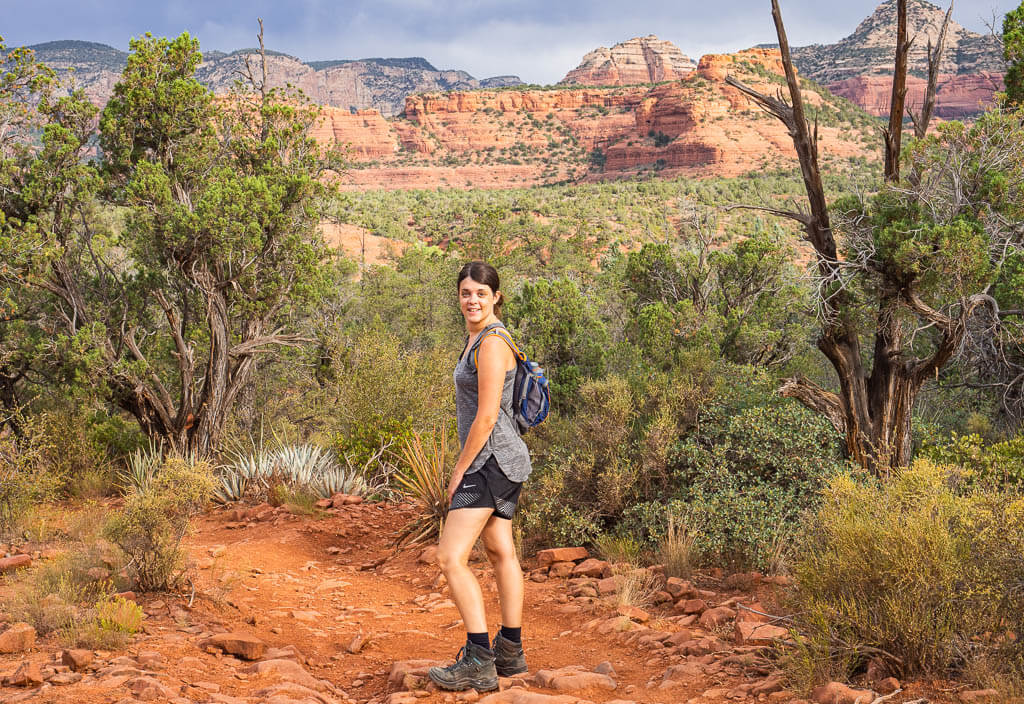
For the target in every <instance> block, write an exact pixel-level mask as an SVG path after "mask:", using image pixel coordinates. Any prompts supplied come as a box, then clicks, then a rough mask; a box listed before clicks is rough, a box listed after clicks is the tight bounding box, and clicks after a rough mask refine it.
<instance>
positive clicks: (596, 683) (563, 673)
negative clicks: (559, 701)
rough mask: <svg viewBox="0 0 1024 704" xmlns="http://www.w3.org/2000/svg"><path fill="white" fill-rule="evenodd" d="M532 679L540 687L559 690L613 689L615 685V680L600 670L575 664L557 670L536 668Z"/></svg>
mask: <svg viewBox="0 0 1024 704" xmlns="http://www.w3.org/2000/svg"><path fill="white" fill-rule="evenodd" d="M533 680H534V682H535V683H536V684H537V685H538V686H540V687H545V688H547V689H554V690H557V691H559V692H565V691H570V690H576V689H588V688H591V687H594V688H597V689H608V690H613V689H615V687H616V684H615V680H613V679H612V678H611V677H609V676H608V675H605V674H602V673H600V672H587V671H586V670H583V669H581V668H579V667H576V666H569V667H562V668H559V669H557V670H538V671H537V674H536V675H534V678H533Z"/></svg>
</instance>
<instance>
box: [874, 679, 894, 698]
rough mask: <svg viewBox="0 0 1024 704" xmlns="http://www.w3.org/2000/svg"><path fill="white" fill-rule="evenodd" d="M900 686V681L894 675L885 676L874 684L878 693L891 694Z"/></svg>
mask: <svg viewBox="0 0 1024 704" xmlns="http://www.w3.org/2000/svg"><path fill="white" fill-rule="evenodd" d="M899 688H900V681H899V680H898V679H896V678H895V677H886V678H885V679H884V680H882V681H881V682H879V683H878V684H876V685H875V689H876V690H878V693H879V694H892V693H893V692H895V691H896V690H897V689H899Z"/></svg>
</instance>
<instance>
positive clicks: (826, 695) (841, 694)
mask: <svg viewBox="0 0 1024 704" xmlns="http://www.w3.org/2000/svg"><path fill="white" fill-rule="evenodd" d="M874 699H875V696H874V693H873V692H872V691H871V690H868V689H853V688H852V687H848V686H846V685H845V684H843V683H841V682H829V683H828V684H823V685H822V686H820V687H818V688H817V689H815V690H814V691H813V692H811V701H813V702H816V703H817V704H871V702H873V701H874Z"/></svg>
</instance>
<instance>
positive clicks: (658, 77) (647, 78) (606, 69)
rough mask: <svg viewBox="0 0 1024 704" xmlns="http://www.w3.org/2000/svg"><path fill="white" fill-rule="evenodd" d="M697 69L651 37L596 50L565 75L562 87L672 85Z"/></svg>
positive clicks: (674, 48)
mask: <svg viewBox="0 0 1024 704" xmlns="http://www.w3.org/2000/svg"><path fill="white" fill-rule="evenodd" d="M696 68H697V66H696V64H695V63H694V62H693V59H691V58H690V57H689V56H686V55H685V54H684V53H683V52H682V51H680V50H679V47H677V46H676V45H675V44H673V43H672V42H669V41H665V40H663V39H658V38H657V37H656V36H654V35H653V34H650V35H648V36H646V37H635V38H633V39H630V40H629V41H625V42H621V43H619V44H616V45H615V46H613V47H612V48H611V49H608V48H606V47H603V46H602V47H598V48H597V49H594V51H592V52H590V53H589V54H587V55H586V56H584V57H583V61H581V62H580V65H579V66H577V67H576V68H574V69H573V70H572V71H570V72H569V73H567V74H566V76H565V78H563V79H562V81H561V82H562V83H566V84H578V85H589V86H625V85H631V84H634V83H658V82H660V81H675V80H679V79H680V78H683V77H684V76H686V75H687V74H689V73H691V72H692V71H693V70H694V69H696Z"/></svg>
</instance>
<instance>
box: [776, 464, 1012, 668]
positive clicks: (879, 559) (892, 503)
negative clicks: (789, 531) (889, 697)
mask: <svg viewBox="0 0 1024 704" xmlns="http://www.w3.org/2000/svg"><path fill="white" fill-rule="evenodd" d="M960 474H961V470H959V469H958V468H954V467H948V466H940V465H936V464H933V463H932V462H930V461H928V460H918V461H916V462H915V463H914V464H913V465H912V466H911V467H910V468H908V469H905V470H903V471H902V472H900V473H899V474H897V475H895V476H894V477H893V478H892V479H890V480H867V479H863V478H855V477H853V476H850V475H845V474H844V475H838V476H836V477H834V478H833V479H832V481H831V482H830V483H829V485H828V487H827V488H826V490H825V491H824V498H823V501H822V503H821V506H820V508H819V509H818V510H817V512H816V513H814V514H813V516H812V517H811V518H810V520H809V521H808V523H807V525H806V531H805V534H804V536H803V538H802V541H801V544H800V546H799V550H798V551H797V552H796V553H795V555H796V557H795V560H794V576H795V580H796V587H795V591H794V594H793V601H794V603H793V608H794V611H795V612H796V613H797V615H798V616H797V618H798V626H799V629H800V631H801V633H803V634H805V636H806V637H805V640H804V646H803V647H804V649H805V650H806V651H808V653H809V656H808V657H802V658H797V659H796V662H797V664H798V665H799V664H800V663H803V666H802V667H803V669H804V670H805V671H806V669H807V665H806V664H807V663H808V662H811V663H814V662H816V663H819V665H818V667H819V668H822V669H826V671H825V672H823V673H822V674H827V675H828V676H849V675H851V674H853V672H854V671H855V670H856V669H858V668H859V667H861V666H863V664H864V662H865V659H866V658H868V657H871V656H875V655H881V656H882V657H884V658H886V659H887V660H889V665H890V666H891V667H892V668H893V669H894V670H895V671H896V672H897V673H898V674H899V675H900V676H901V677H917V676H920V675H922V674H927V675H936V676H948V675H950V674H955V673H956V672H962V671H963V669H964V668H965V667H969V666H970V664H971V663H972V662H973V661H977V660H980V659H984V660H985V661H987V662H989V663H991V662H998V663H1000V664H1001V666H1002V667H1003V668H1005V669H1007V670H1012V669H1014V668H1016V669H1017V670H1018V671H1020V668H1021V667H1022V666H1024V647H1022V645H1021V641H1020V640H1019V639H1018V638H1017V637H1016V634H1020V633H1022V632H1024V590H1022V589H1021V585H1022V584H1024V560H1021V555H1022V554H1024V497H1022V496H1021V495H1020V494H1007V493H1005V492H1003V491H1000V490H997V489H989V488H968V489H966V490H960V491H957V490H956V489H955V488H954V487H956V486H957V485H958V484H960V483H961V481H962V479H961V477H960ZM821 663H826V664H827V663H831V667H830V668H825V665H822V664H821ZM829 669H830V671H828V670H829ZM837 670H838V672H837ZM798 674H799V673H798ZM808 679H810V678H809V677H808V676H807V675H806V672H805V673H804V676H803V680H804V681H807V680H808Z"/></svg>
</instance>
